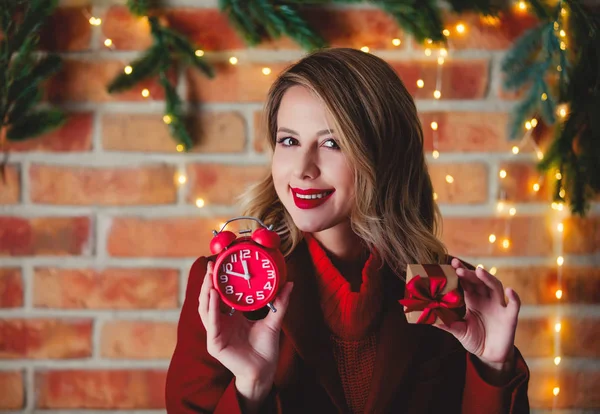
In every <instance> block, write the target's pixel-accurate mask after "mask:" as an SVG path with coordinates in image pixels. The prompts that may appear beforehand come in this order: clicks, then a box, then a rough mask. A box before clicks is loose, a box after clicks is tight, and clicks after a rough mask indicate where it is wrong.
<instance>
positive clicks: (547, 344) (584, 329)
mask: <svg viewBox="0 0 600 414" xmlns="http://www.w3.org/2000/svg"><path fill="white" fill-rule="evenodd" d="M555 323H556V321H555V320H554V319H521V320H519V324H518V326H517V335H516V338H515V344H516V345H517V347H518V348H519V350H520V351H521V352H522V353H523V356H524V357H525V359H527V358H532V357H542V358H553V357H555V356H556V354H555V350H554V335H555V331H554V324H555ZM599 333H600V321H598V320H597V319H567V318H563V319H562V320H561V331H560V338H561V349H562V352H561V356H562V357H579V358H598V357H600V335H599Z"/></svg>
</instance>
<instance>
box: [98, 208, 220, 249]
mask: <svg viewBox="0 0 600 414" xmlns="http://www.w3.org/2000/svg"><path fill="white" fill-rule="evenodd" d="M223 221H224V220H223V219H217V218H214V219H209V218H195V217H189V218H188V217H181V218H175V217H174V218H156V219H155V218H142V217H140V218H137V217H116V218H114V219H113V221H112V227H111V229H110V233H109V235H108V246H107V251H108V253H109V254H110V255H111V256H121V257H145V256H146V257H155V256H162V257H194V258H195V257H199V256H201V255H210V251H209V244H210V240H211V239H212V233H211V232H212V230H215V229H217V228H219V223H221V222H223Z"/></svg>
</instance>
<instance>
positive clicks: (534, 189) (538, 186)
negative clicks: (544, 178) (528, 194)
mask: <svg viewBox="0 0 600 414" xmlns="http://www.w3.org/2000/svg"><path fill="white" fill-rule="evenodd" d="M533 191H535V192H536V193H537V192H538V191H540V185H539V184H538V183H535V184H534V185H533Z"/></svg>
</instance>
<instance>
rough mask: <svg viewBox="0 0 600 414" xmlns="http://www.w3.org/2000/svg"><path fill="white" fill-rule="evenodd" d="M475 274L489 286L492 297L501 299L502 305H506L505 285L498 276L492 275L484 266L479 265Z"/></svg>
mask: <svg viewBox="0 0 600 414" xmlns="http://www.w3.org/2000/svg"><path fill="white" fill-rule="evenodd" d="M475 276H477V278H478V279H479V280H481V281H482V282H483V283H484V284H485V285H486V286H487V287H488V288H489V290H490V293H491V295H490V297H491V298H493V299H497V300H499V301H500V303H501V304H502V306H506V302H505V301H504V287H503V286H502V282H500V280H498V278H496V277H494V276H492V275H491V274H490V273H489V272H488V271H487V270H485V269H484V268H483V267H478V268H477V269H476V270H475Z"/></svg>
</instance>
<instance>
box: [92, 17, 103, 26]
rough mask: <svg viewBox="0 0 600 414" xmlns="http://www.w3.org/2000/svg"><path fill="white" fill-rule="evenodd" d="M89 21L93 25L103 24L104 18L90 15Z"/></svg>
mask: <svg viewBox="0 0 600 414" xmlns="http://www.w3.org/2000/svg"><path fill="white" fill-rule="evenodd" d="M89 22H90V24H91V25H92V26H100V25H101V24H102V19H100V18H99V17H94V16H92V17H90V20H89Z"/></svg>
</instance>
